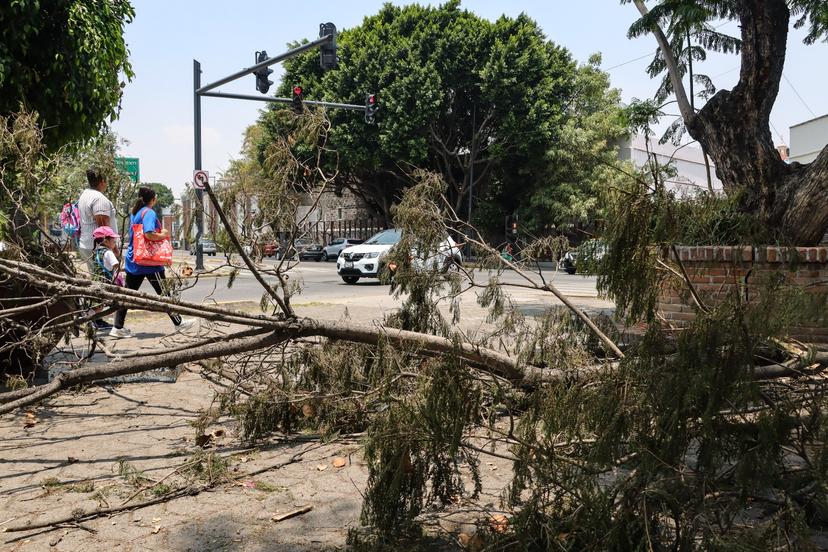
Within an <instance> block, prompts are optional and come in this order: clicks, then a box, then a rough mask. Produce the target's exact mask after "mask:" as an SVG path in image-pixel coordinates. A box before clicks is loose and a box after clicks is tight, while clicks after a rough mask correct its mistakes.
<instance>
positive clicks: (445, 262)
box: [336, 228, 463, 284]
mask: <svg viewBox="0 0 828 552" xmlns="http://www.w3.org/2000/svg"><path fill="white" fill-rule="evenodd" d="M401 238H402V230H399V229H396V228H392V229H389V230H383V231H382V232H380V233H378V234H375V235H374V236H372V237H370V238H369V239H367V240H365V242H364V243H362V244H360V245H354V246H351V247H347V248H345V249H344V250H343V251H342V253H340V255H339V258H337V260H336V272H337V274H339V277H340V278H342V281H343V282H345V283H346V284H355V283H357V282H358V281H359V279H360V278H377V277H379V274H380V272H381V271H382V268H383V267H384V266H385V263H384V261H383V257H385V256H386V255H387V254H388V252H389V251H391V249H393V248H394V246H395V245H397V243H399V241H400V239H401ZM411 257H412V264H413V266H414V267H415V268H417V269H421V270H448V268H449V267H450V266H451V265H452V264H453V263H456V264H461V263H462V262H463V255H462V253H461V252H460V248H459V247H458V246H457V244H456V243H455V242H454V240H453V239H452V238H451V236H446V239H445V240H444V241H443V242H442V243H441V244H440V245H439V247H438V249H437V251H435V252H433V253H429V254H428V255H427V256H425V255H420V254H419V253H418V252H416V251H412V252H411ZM388 268H389V270H391V271H392V272H393V271H394V270H395V269H396V267H394V266H393V265H389V266H388Z"/></svg>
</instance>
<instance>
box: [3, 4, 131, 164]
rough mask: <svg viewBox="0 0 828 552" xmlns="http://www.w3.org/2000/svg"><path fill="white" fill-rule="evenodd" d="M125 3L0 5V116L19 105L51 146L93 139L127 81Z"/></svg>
mask: <svg viewBox="0 0 828 552" xmlns="http://www.w3.org/2000/svg"><path fill="white" fill-rule="evenodd" d="M134 15H135V12H134V10H133V8H132V6H131V5H130V3H129V2H128V1H127V0H108V1H103V0H13V1H11V2H5V3H4V4H3V7H0V44H1V45H2V46H0V115H7V114H9V113H13V112H16V111H17V110H18V109H19V108H20V106H21V105H22V106H23V108H24V109H26V110H28V111H37V112H38V113H39V114H40V117H41V119H42V120H43V122H44V123H45V131H44V135H45V143H46V144H47V145H48V147H49V148H50V149H54V148H57V147H59V146H61V145H63V144H66V143H69V142H73V141H77V140H85V139H88V138H91V137H93V136H95V135H96V134H97V133H98V132H99V131H100V130H101V129H102V127H103V125H104V124H105V123H106V121H107V120H114V119H115V118H116V117H117V115H118V109H119V106H120V100H121V94H122V92H123V88H124V85H125V83H124V82H123V81H122V80H121V79H122V78H125V79H127V80H129V79H131V78H132V76H133V72H132V66H131V65H130V63H129V60H128V55H129V52H128V50H127V45H126V43H125V42H124V37H123V33H124V26H125V25H126V24H127V23H129V22H131V21H132V18H133V17H134Z"/></svg>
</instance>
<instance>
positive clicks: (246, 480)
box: [0, 305, 510, 552]
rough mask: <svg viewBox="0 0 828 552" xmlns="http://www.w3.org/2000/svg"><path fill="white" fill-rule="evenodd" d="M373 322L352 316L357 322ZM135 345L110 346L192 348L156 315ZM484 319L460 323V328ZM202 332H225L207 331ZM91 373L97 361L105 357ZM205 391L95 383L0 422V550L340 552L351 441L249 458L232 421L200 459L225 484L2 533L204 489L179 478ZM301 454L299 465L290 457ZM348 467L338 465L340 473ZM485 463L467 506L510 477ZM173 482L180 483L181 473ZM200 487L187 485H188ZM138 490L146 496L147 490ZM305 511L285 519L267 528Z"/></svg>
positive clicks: (462, 516)
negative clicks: (184, 488)
mask: <svg viewBox="0 0 828 552" xmlns="http://www.w3.org/2000/svg"><path fill="white" fill-rule="evenodd" d="M301 313H302V314H306V315H312V316H319V317H324V318H339V317H341V316H344V315H345V311H344V308H343V307H341V306H331V305H314V306H309V307H306V308H303V309H301ZM377 314H378V313H376V312H368V311H366V312H360V311H359V309H358V308H355V307H349V311H348V315H349V316H351V317H354V318H375V317H376V316H377ZM130 316H131V319H130V325H131V327H132V328H133V331H134V332H135V337H134V338H133V339H128V340H121V341H118V342H109V344H110V346H111V348H112V351H113V352H114V353H116V354H117V353H118V352H119V351H121V352H132V351H136V350H141V349H142V348H150V349H154V348H158V347H167V346H170V345H172V344H174V343H178V342H179V341H180V340H182V339H192V338H193V337H194V336H181V335H170V334H169V333H168V332H169V331H170V330H171V328H172V326H171V324H170V323H169V321H167V320H166V319H165V318H164V317H163V316H159V315H150V314H145V315H138V314H135V315H130ZM483 318H484V316H483V314H482V313H479V316H475V315H474V314H473V313H469V316H468V318H467V319H466V320H467V322H468V323H471V324H475V323H479V322H480V321H482V320H483ZM204 331H227V328H212V329H209V330H204V328H202V333H203V332H204ZM98 357H100V360H99V361H104V360H105V357H103V355H97V356H96V358H98ZM213 396H214V384H212V383H210V382H208V381H206V380H204V379H202V377H201V376H200V375H199V374H197V373H196V372H195V371H194V370H186V369H185V370H183V371H182V372H181V373H180V375H179V376H178V378H177V381H175V382H174V383H160V382H148V383H127V384H121V385H110V384H100V385H94V386H92V387H89V388H88V389H86V390H83V391H80V392H74V393H65V394H61V395H58V396H56V397H54V398H52V399H51V400H48V401H46V402H45V403H43V404H41V405H39V406H37V407H34V408H30V409H24V410H22V411H18V412H16V413H14V414H9V415H5V416H2V417H0V465H2V469H0V550H10V551H30V550H31V551H35V550H54V551H76V550H84V551H97V550H123V551H129V552H132V551H135V552H137V551H144V550H153V551H160V550H164V551H167V550H169V551H182V552H183V551H203V550H210V551H213V550H223V551H260V550H268V551H278V550H337V549H343V548H344V547H345V542H346V537H347V533H348V529H349V528H351V527H357V526H359V514H360V508H361V502H362V498H361V493H362V491H363V490H364V488H365V485H366V480H367V475H368V470H367V468H366V466H365V464H364V462H363V460H362V455H361V447H360V440H359V437H358V436H357V437H354V438H348V439H342V440H339V441H336V442H333V443H329V444H325V445H320V444H319V443H318V442H317V441H316V440H314V439H312V438H311V436H304V435H298V436H289V437H283V438H278V437H274V438H272V439H270V440H269V441H267V442H265V443H260V444H259V445H258V446H257V447H256V448H255V449H250V448H249V447H245V446H244V445H243V444H241V443H240V441H239V439H238V438H237V436H236V434H235V431H234V430H235V427H234V423H233V421H232V420H229V419H228V420H220V421H219V423H218V424H216V425H213V426H211V427H210V428H209V430H208V431H209V433H211V434H212V435H214V436H215V437H214V438H212V440H211V442H210V443H209V444H208V446H207V447H206V448H205V449H203V452H202V453H200V454H201V455H202V456H201V458H202V460H204V461H203V462H202V463H201V465H202V466H208V467H209V466H211V465H210V463H209V462H208V461H207V460H206V457H207V456H208V455H210V454H212V455H214V456H213V458H216V457H218V458H221V459H222V462H223V463H226V466H227V467H226V471H225V477H227V478H230V479H232V481H231V482H228V483H223V484H219V485H217V486H215V487H214V488H212V489H210V490H208V491H205V492H202V493H200V494H198V495H197V496H185V497H181V498H177V499H174V500H171V501H169V502H165V503H161V504H157V505H153V506H149V507H146V508H141V509H137V510H133V511H127V512H122V513H117V514H113V515H111V516H108V517H102V518H98V519H94V520H90V521H85V522H82V523H80V524H71V523H70V524H66V525H63V526H61V527H59V528H57V529H54V528H53V529H51V530H29V531H25V532H3V531H4V530H5V529H7V528H9V527H14V526H19V525H21V524H33V523H38V522H42V521H44V520H47V519H49V520H51V519H56V518H59V517H63V516H66V517H69V516H72V515H74V514H75V513H76V512H77V509H79V508H80V509H84V510H85V511H88V510H91V509H94V508H102V507H115V506H119V505H121V504H122V503H124V502H125V501H126V502H127V503H130V502H139V501H142V500H147V499H150V498H152V497H153V493H154V492H155V491H156V490H157V491H158V492H159V494H160V493H162V491H164V490H167V489H169V488H176V487H178V486H181V485H183V484H185V483H186V482H188V481H189V482H193V481H195V482H198V481H203V480H204V478H205V476H204V474H203V473H202V474H201V475H200V477H201V479H198V478H197V477H196V476H193V475H192V474H190V473H189V472H188V471H187V470H186V469H179V468H180V467H181V466H182V464H184V463H186V462H188V461H189V462H190V464H188V465H189V466H192V465H193V462H192V458H193V456H192V455H193V454H194V453H197V452H198V451H199V450H200V447H197V446H196V443H195V435H196V433H195V429H194V428H193V426H192V425H191V423H192V422H194V421H195V420H196V418H197V417H198V414H199V411H200V410H201V409H204V408H208V407H209V406H210V404H211V401H212V399H213ZM297 455H298V456H297ZM343 459H344V466H342V467H338V465H339V464H340V463H343ZM492 460H493V459H489V458H484V459H483V462H482V465H481V467H482V470H481V471H482V472H483V475H484V476H485V477H484V491H483V495H482V496H481V497H480V499H479V500H478V501H477V503H476V506H475V507H478V506H480V505H484V506H487V507H489V508H494V509H496V508H497V505H498V504H499V498H500V492H501V490H502V488H503V486H504V485H505V483H506V477H507V476H508V474H509V473H510V466H509V464H508V462H506V461H502V460H497V459H494V461H492ZM283 462H289V463H288V464H287V465H285V466H283V467H281V468H278V469H271V470H268V471H265V472H263V473H261V474H259V475H255V476H250V477H248V476H245V475H244V474H246V473H249V472H252V471H255V470H257V469H261V468H263V467H266V466H271V465H274V464H278V463H283ZM177 470H178V471H177ZM194 477H195V479H194ZM142 491H143V492H142ZM307 506H310V507H312V509H311V510H310V511H308V512H306V513H303V514H300V515H297V516H296V517H293V518H290V519H286V520H284V521H274V519H273V518H274V516H279V515H282V514H285V513H289V512H293V511H295V510H297V509H302V508H304V507H307ZM455 510H457V512H456V514H457V515H450V516H447V517H444V518H443V519H435V520H433V521H434V523H436V524H438V525H439V527H440V528H442V530H443V531H444V532H447V533H448V534H449V536H447V537H446V539H445V541H444V542H446V544H447V546H448V547H449V548H451V547H452V546H451V543H452V537H451V534H455V535H456V534H457V532H458V531H460V530H464V531H471V529H470V528H469V526H468V525H463V524H462V523H463V522H468V521H470V520H472V519H474V518H475V517H476V516H477V517H479V515H480V514H478V513H469V512H468V511H467V508H466V505H464V507H463V508H461V507H459V506H458V507H457V508H455Z"/></svg>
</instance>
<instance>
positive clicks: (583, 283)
mask: <svg viewBox="0 0 828 552" xmlns="http://www.w3.org/2000/svg"><path fill="white" fill-rule="evenodd" d="M266 264H270V263H269V262H267V263H266ZM487 274H488V273H485V272H481V273H478V274H477V275H476V278H477V280H478V281H479V282H486V281H487V280H488V275H487ZM543 276H544V278H545V279H546V280H547V281H551V282H553V283H554V284H555V285H556V286H557V287H558V289H560V290H561V291H562V292H563V293H565V294H567V295H569V296H571V297H573V298H575V299H581V300H587V302H589V300H595V298H596V297H597V295H598V294H597V292H596V289H595V278H594V277H591V276H580V275H574V276H570V275H568V274H565V273H563V272H554V271H552V270H548V271H544V272H543ZM290 277H291V278H292V279H293V280H294V281H299V282H301V284H302V287H303V289H302V292H301V294H300V295H299V296H297V297H295V298H294V299H293V301H294V303H339V304H348V303H351V302H359V303H362V304H365V303H366V302H370V301H373V300H376V301H381V302H383V303H384V302H385V300H386V299H387V298H388V297H389V295H388V293H389V286H387V285H382V284H380V283H379V282H378V281H376V280H372V279H366V280H360V281H359V283H357V284H356V285H347V284H345V283H344V282H343V281H342V280H341V279H340V278H339V276H337V274H336V265H335V264H334V263H324V262H323V263H317V262H313V261H310V262H302V263H300V264H299V265H298V266H296V268H294V269H292V270H291V271H290ZM501 280H502V281H503V282H504V283H515V284H517V283H524V282H525V280H523V279H522V278H521V277H520V276H518V275H517V274H515V273H514V272H511V271H508V272H505V273H504V274H503V275H502V276H501ZM538 281H539V280H538ZM512 294H513V296H514V297H515V298H516V300H519V301H520V300H523V301H530V300H534V299H540V298H547V297H548V296H549V293H548V292H538V291H533V290H522V289H517V288H516V289H514V291H513V292H512ZM182 295H183V298H184V299H187V300H190V301H198V302H200V301H202V300H204V299H205V298H207V297H209V298H210V299H212V300H214V301H217V302H231V301H255V302H258V301H259V299H260V298H261V296H262V288H261V286H260V285H259V283H258V282H257V281H256V280H255V278H253V276H252V275H250V274H249V273H242V274H240V275H239V276H238V277H237V278H236V280H235V281H234V283H233V285H232V287H231V288H229V289H228V288H227V278H226V277H219V278H204V279H202V280H200V281H199V282H198V284H196V285H195V286H194V287H193V288H192V289H189V290H185V291H184V293H183V294H182ZM580 302H583V301H580Z"/></svg>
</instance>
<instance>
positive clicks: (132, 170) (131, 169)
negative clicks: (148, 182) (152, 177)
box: [115, 157, 141, 184]
mask: <svg viewBox="0 0 828 552" xmlns="http://www.w3.org/2000/svg"><path fill="white" fill-rule="evenodd" d="M115 166H116V167H117V168H118V170H120V171H122V172H125V173H127V174H128V175H129V179H130V180H132V183H133V184H138V182H140V180H141V168H140V165H139V163H138V158H137V157H116V158H115Z"/></svg>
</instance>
